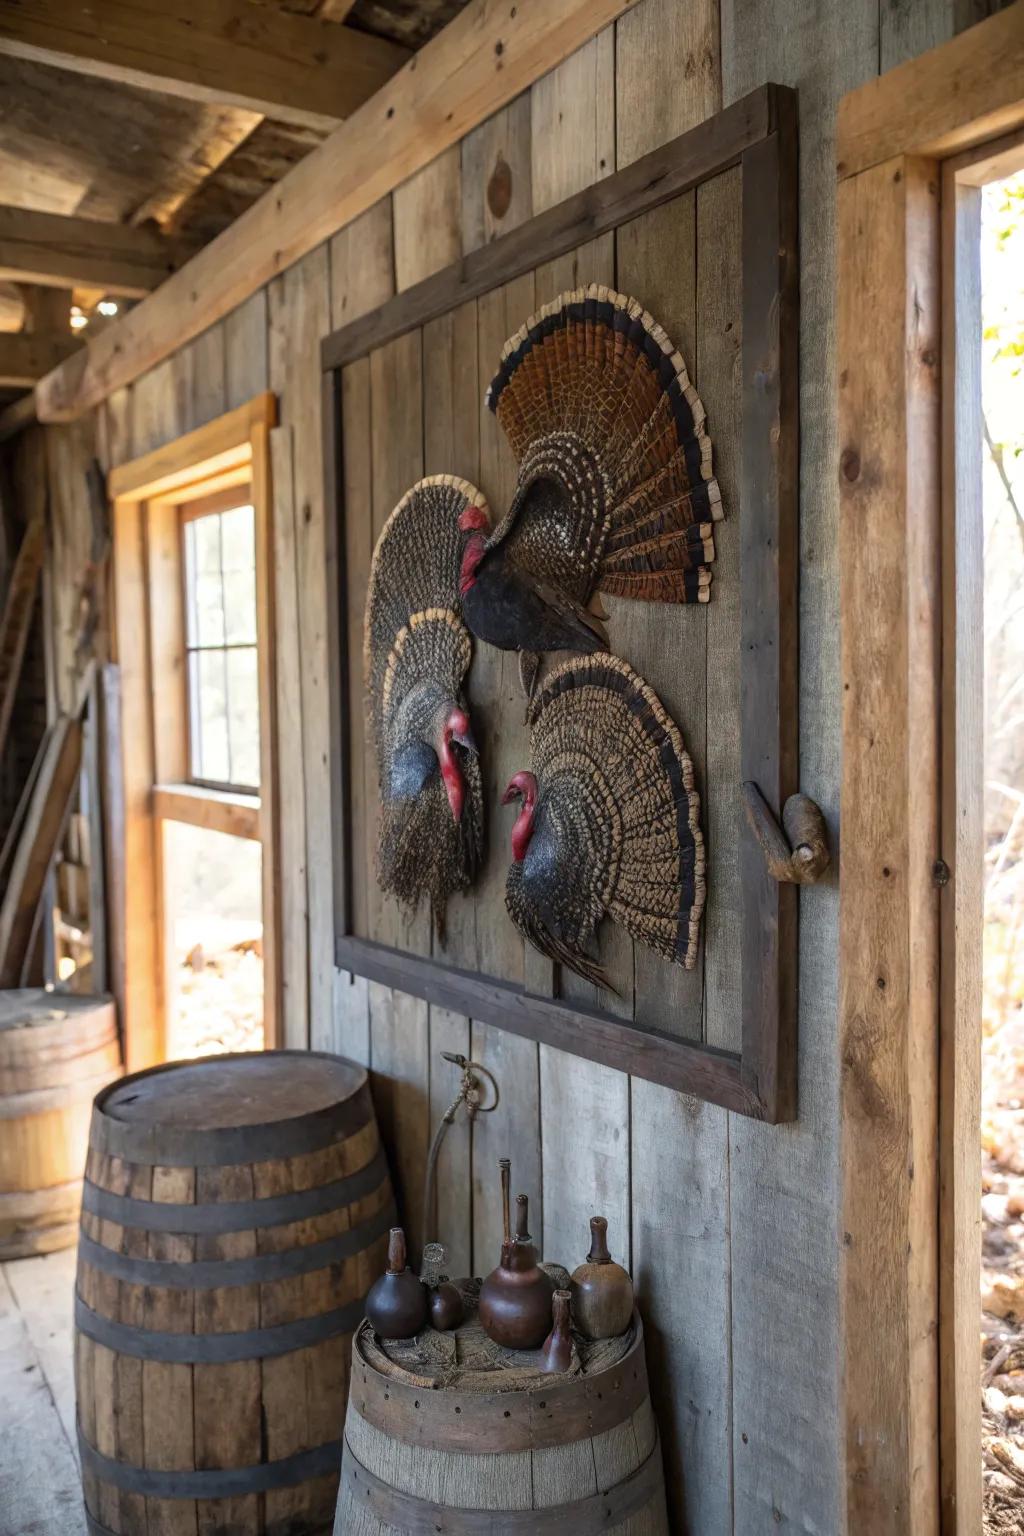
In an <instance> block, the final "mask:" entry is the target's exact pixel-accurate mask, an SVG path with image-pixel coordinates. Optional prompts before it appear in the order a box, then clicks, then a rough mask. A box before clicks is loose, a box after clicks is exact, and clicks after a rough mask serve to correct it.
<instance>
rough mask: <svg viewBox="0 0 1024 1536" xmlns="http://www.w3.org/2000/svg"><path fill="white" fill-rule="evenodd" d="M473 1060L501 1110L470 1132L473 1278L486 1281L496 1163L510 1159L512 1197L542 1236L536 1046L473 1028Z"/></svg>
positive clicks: (495, 1254)
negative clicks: (519, 1196) (523, 1197)
mask: <svg viewBox="0 0 1024 1536" xmlns="http://www.w3.org/2000/svg"><path fill="white" fill-rule="evenodd" d="M473 1059H474V1061H479V1062H481V1063H482V1064H483V1065H484V1066H485V1067H488V1068H489V1069H490V1071H491V1072H493V1073H494V1076H495V1078H496V1079H497V1083H498V1087H499V1088H500V1090H501V1106H500V1108H499V1109H498V1110H497V1111H496V1112H495V1113H494V1114H493V1115H481V1116H480V1117H479V1118H478V1120H477V1122H476V1124H475V1125H474V1127H473V1274H475V1275H487V1274H489V1273H490V1272H491V1270H492V1269H493V1268H494V1266H495V1265H496V1264H497V1262H498V1259H499V1258H500V1256H501V1189H500V1185H499V1181H498V1159H499V1158H502V1157H510V1158H511V1159H512V1191H513V1194H516V1193H518V1192H520V1191H522V1193H524V1194H527V1195H529V1197H530V1224H531V1227H532V1230H533V1235H534V1237H535V1238H536V1239H537V1240H538V1241H540V1240H541V1239H542V1237H543V1234H544V1230H545V1228H544V1190H543V1183H542V1174H541V1137H540V1111H541V1099H540V1065H539V1060H538V1053H537V1046H536V1045H535V1043H534V1042H533V1041H532V1040H527V1039H525V1038H524V1037H523V1036H521V1035H510V1034H506V1033H505V1031H504V1030H502V1029H494V1028H493V1027H491V1026H489V1025H486V1024H480V1023H478V1022H476V1021H475V1020H474V1023H473Z"/></svg>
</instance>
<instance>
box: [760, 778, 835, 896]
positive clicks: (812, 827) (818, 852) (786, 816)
mask: <svg viewBox="0 0 1024 1536" xmlns="http://www.w3.org/2000/svg"><path fill="white" fill-rule="evenodd" d="M743 798H744V801H745V803H746V807H747V820H748V821H749V823H750V826H751V830H752V831H753V834H754V836H755V837H756V838H757V840H758V842H759V843H760V845H761V851H762V852H763V854H764V859H765V863H766V864H767V866H768V873H769V874H770V875H771V876H772V878H773V879H775V880H779V881H784V882H786V883H787V884H789V885H814V883H815V882H816V881H817V880H820V879H821V876H822V875H823V874H824V872H825V870H826V869H827V868H828V866H829V861H830V859H831V857H832V856H831V854H830V853H829V847H828V829H827V828H826V826H825V818H824V816H823V815H822V814H821V811H820V810H819V808H818V807H817V805H815V803H814V801H813V800H810V799H808V797H807V796H806V795H790V797H789V799H788V800H787V801H786V803H785V805H784V806H783V808H782V826H781V827H780V826H779V824H778V822H777V821H776V819H775V816H774V815H773V814H772V812H771V810H770V809H769V807H768V804H767V802H766V801H765V798H764V796H763V795H762V793H761V791H760V790H759V789H758V787H757V785H756V784H754V783H752V782H751V781H749V780H748V782H747V783H745V784H744V786H743Z"/></svg>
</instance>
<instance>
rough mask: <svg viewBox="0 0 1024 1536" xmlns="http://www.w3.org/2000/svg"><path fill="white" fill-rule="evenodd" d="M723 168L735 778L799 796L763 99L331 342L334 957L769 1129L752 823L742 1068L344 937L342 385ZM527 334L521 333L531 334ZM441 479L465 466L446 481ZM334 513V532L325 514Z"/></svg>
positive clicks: (789, 929)
mask: <svg viewBox="0 0 1024 1536" xmlns="http://www.w3.org/2000/svg"><path fill="white" fill-rule="evenodd" d="M732 166H739V167H741V169H742V173H743V174H742V224H743V237H742V238H743V251H742V255H743V346H742V380H743V384H742V390H743V427H742V481H741V492H740V494H741V505H742V508H743V518H742V522H741V548H740V581H741V608H742V614H741V645H742V657H741V679H742V702H741V716H742V719H741V730H742V737H741V772H742V777H743V779H744V780H747V779H750V780H753V781H755V782H756V783H757V784H758V786H759V788H760V790H761V793H762V794H763V795H764V797H765V799H766V801H767V802H768V805H769V806H770V807H771V809H772V810H773V811H774V812H775V813H776V815H779V814H780V813H781V809H782V806H783V805H784V803H785V801H786V799H787V798H788V796H789V795H791V794H793V793H794V792H795V791H796V789H797V787H798V777H797V774H798V763H797V755H798V736H797V727H798V718H797V707H798V698H797V677H798V655H797V651H798V605H797V579H798V561H799V544H798V415H797V413H798V376H797V349H798V343H799V329H798V318H799V317H798V297H797V243H796V242H797V146H796V100H795V94H794V92H792V91H791V90H788V89H787V88H785V87H781V86H777V85H767V86H764V87H762V88H761V89H759V90H757V91H754V92H752V93H751V95H749V96H746V97H744V98H743V100H742V101H739V102H737V103H736V104H735V105H733V106H731V107H728V108H726V110H725V111H724V112H720V113H719V114H718V115H717V116H715V117H713V118H710V119H709V120H708V121H707V122H704V123H701V124H700V125H699V126H698V127H696V128H693V129H691V130H690V131H689V132H688V133H685V134H682V135H681V136H680V137H679V138H677V139H674V140H672V142H671V143H669V144H665V145H663V146H662V147H661V148H660V149H657V150H654V151H653V152H652V153H651V154H649V155H645V156H644V157H643V158H642V159H640V160H638V161H636V162H635V163H634V164H633V165H631V166H629V167H628V168H627V169H626V170H623V171H619V172H618V173H617V174H616V175H614V176H609V177H607V178H606V179H605V180H603V181H600V182H597V183H595V184H594V185H593V186H591V187H588V188H587V189H586V190H584V191H583V192H580V193H577V194H576V195H575V196H574V197H570V198H567V199H566V201H565V202H563V203H560V204H558V205H557V206H556V207H554V208H551V209H548V210H547V211H546V212H545V213H542V214H539V215H537V216H536V217H535V218H533V219H531V220H529V222H528V223H526V224H523V225H521V226H520V227H519V228H518V229H516V230H514V231H512V232H511V233H510V234H508V235H506V236H504V237H503V238H502V239H500V240H496V241H494V242H493V244H491V245H487V246H484V247H482V248H481V249H480V250H477V251H474V252H472V253H471V254H470V255H468V256H465V257H463V259H462V260H461V261H458V262H455V263H454V264H453V265H452V266H450V267H447V268H446V269H445V270H444V271H442V272H439V273H437V274H436V275H435V276H433V277H430V278H427V279H426V280H425V281H424V282H422V283H419V284H417V285H416V286H415V287H413V288H409V289H407V290H406V291H405V292H403V293H400V294H397V295H396V296H395V297H394V298H392V299H389V300H388V301H387V302H386V303H384V304H382V305H381V306H380V307H379V308H378V309H376V310H374V311H373V312H372V313H370V314H367V315H364V316H362V317H361V318H359V319H358V320H354V321H353V322H352V323H351V324H349V325H346V326H344V327H343V328H342V329H341V330H338V331H335V332H334V333H333V334H332V335H330V336H327V337H325V339H324V341H323V342H322V344H321V367H322V370H323V392H322V411H323V428H324V437H323V440H324V475H325V505H326V507H327V508H328V516H327V537H328V550H327V580H328V616H329V646H330V656H331V659H332V671H331V678H330V697H331V759H332V762H331V766H332V830H333V856H334V905H335V924H334V926H335V935H336V937H335V960H336V963H337V965H338V967H339V968H340V969H342V970H346V971H351V972H353V973H355V974H357V975H360V976H365V977H368V978H369V979H370V980H372V981H377V982H381V983H383V984H384V985H387V986H392V987H396V988H398V989H400V990H401V991H403V992H407V993H412V994H413V995H414V996H417V997H421V998H424V999H425V1000H426V1001H427V1002H429V1003H433V1004H436V1005H438V1006H440V1007H444V1008H448V1009H451V1010H452V1011H453V1012H456V1013H461V1014H465V1015H467V1016H468V1017H470V1018H475V1019H478V1020H480V1021H482V1022H485V1023H488V1024H493V1025H497V1026H498V1027H499V1028H502V1029H508V1030H511V1031H513V1032H514V1033H515V1034H519V1035H525V1036H527V1037H528V1038H530V1039H533V1040H538V1041H541V1042H543V1043H545V1044H548V1045H552V1046H557V1047H558V1048H559V1049H561V1050H567V1051H573V1052H575V1053H576V1054H577V1055H580V1056H585V1057H587V1058H589V1059H590V1060H592V1061H597V1062H602V1063H604V1064H605V1065H608V1066H612V1067H616V1068H618V1069H619V1070H621V1071H623V1072H629V1073H632V1074H633V1075H635V1076H638V1077H643V1078H647V1079H649V1080H651V1081H652V1082H658V1083H663V1084H665V1085H666V1086H668V1087H672V1088H676V1089H679V1090H680V1091H682V1092H685V1093H690V1094H693V1095H694V1096H696V1097H697V1098H701V1099H705V1100H708V1101H710V1102H712V1103H716V1104H721V1105H724V1106H725V1107H726V1108H727V1109H732V1110H735V1111H737V1112H738V1113H740V1114H745V1115H750V1116H753V1117H755V1118H757V1119H761V1120H766V1121H770V1122H777V1121H780V1120H786V1119H791V1118H792V1117H793V1116H794V1114H795V1113H796V983H797V976H796V965H797V904H796V903H797V897H796V888H795V887H794V886H791V885H779V884H777V883H776V881H775V880H773V879H772V878H771V877H770V876H769V874H768V872H767V870H766V867H765V862H764V857H763V855H762V853H761V850H760V848H759V846H758V844H757V842H756V840H755V838H754V836H753V834H752V833H751V832H750V830H749V828H747V826H746V825H745V824H744V825H741V826H738V827H737V836H738V837H740V839H741V853H740V869H741V880H742V887H743V903H744V911H743V917H744V921H743V945H742V966H743V987H742V999H743V1001H742V1014H743V1017H742V1036H741V1050H740V1051H739V1052H734V1051H728V1050H722V1049H719V1048H716V1047H713V1046H708V1045H704V1044H701V1043H698V1042H694V1041H687V1040H679V1039H676V1038H673V1037H671V1036H668V1035H665V1034H663V1033H661V1032H658V1031H655V1030H651V1029H645V1028H643V1027H642V1025H640V1024H637V1023H628V1022H624V1021H623V1020H621V1019H617V1018H614V1017H613V1016H611V1015H610V1014H607V1013H604V1012H601V1011H598V1010H596V1009H592V1008H584V1007H579V1006H577V1005H575V1004H573V1003H571V1002H564V1001H557V1000H552V999H550V998H545V997H540V996H537V995H535V994H533V993H530V992H527V991H526V990H525V989H524V988H523V987H521V986H519V985H516V984H513V983H510V982H505V981H499V980H496V979H494V978H492V977H489V976H484V975H480V974H476V973H470V972H466V971H462V970H458V969H456V968H455V967H453V966H451V965H448V964H446V963H443V962H440V961H437V960H433V959H429V958H425V957H423V956H420V955H415V954H410V953H407V952H406V951H404V950H399V949H396V948H392V947H390V946H388V945H385V944H378V943H375V942H373V941H371V940H367V939H361V938H357V937H356V936H355V935H354V934H353V933H352V932H351V922H350V913H351V896H350V885H349V847H348V830H347V829H348V828H349V827H350V816H349V810H350V801H349V784H348V754H349V727H348V710H349V703H348V699H347V681H346V680H347V678H348V657H347V650H348V646H347V626H346V624H345V622H344V614H345V604H346V586H345V539H344V523H343V518H344V507H343V492H342V487H343V485H344V478H343V473H342V467H343V458H342V454H343V445H342V427H341V370H342V368H343V367H345V366H346V365H347V364H349V363H352V362H355V361H356V360H357V359H359V358H361V357H364V356H366V355H367V354H368V353H369V352H371V351H372V350H373V349H374V348H376V347H379V346H382V345H383V344H384V343H385V342H388V341H391V340H393V339H394V338H395V337H397V336H400V335H402V334H403V333H404V332H405V331H408V330H411V329H413V328H414V327H417V326H421V325H423V324H425V323H426V322H427V321H429V320H434V319H437V318H439V317H441V316H442V315H444V314H446V313H447V312H448V311H449V310H451V309H453V308H454V307H456V306H457V305H459V304H462V303H465V302H466V301H467V300H469V299H473V298H478V297H480V296H482V295H483V294H486V293H488V292H489V291H490V290H491V289H493V288H495V287H497V286H499V285H500V284H503V283H507V282H509V281H510V280H511V279H512V278H515V277H518V276H520V275H522V274H523V273H526V272H529V271H531V270H533V268H535V267H536V266H538V265H539V264H540V263H542V262H546V261H550V260H552V259H553V258H554V257H556V256H560V255H563V254H565V253H566V252H568V251H571V250H574V249H575V248H576V247H578V246H580V245H582V244H584V243H585V242H587V241H590V240H593V239H595V238H596V237H597V236H598V235H600V234H603V233H605V232H607V231H610V230H614V229H616V228H617V227H618V226H619V225H620V224H624V223H626V222H628V221H629V220H630V219H634V218H636V217H637V216H638V215H639V214H642V213H646V212H647V211H649V210H650V209H652V208H655V207H657V206H659V205H660V204H662V203H666V202H669V201H670V200H671V199H673V198H675V197H678V196H680V195H681V194H682V193H684V192H687V191H689V190H691V189H692V188H694V187H696V186H697V185H699V184H700V183H701V182H703V181H706V180H708V179H710V178H711V177H713V176H716V175H718V174H719V173H720V172H722V171H725V170H727V169H729V168H730V167H732ZM524 318H525V317H524ZM452 468H453V470H454V469H457V468H458V466H457V465H454V466H452ZM332 508H333V509H334V513H333V515H332V513H331V509H332Z"/></svg>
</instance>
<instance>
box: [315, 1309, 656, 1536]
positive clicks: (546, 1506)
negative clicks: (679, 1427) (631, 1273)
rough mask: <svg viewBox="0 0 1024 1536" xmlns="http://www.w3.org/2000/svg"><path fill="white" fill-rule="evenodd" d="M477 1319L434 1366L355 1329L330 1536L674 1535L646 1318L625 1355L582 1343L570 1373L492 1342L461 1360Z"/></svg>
mask: <svg viewBox="0 0 1024 1536" xmlns="http://www.w3.org/2000/svg"><path fill="white" fill-rule="evenodd" d="M474 1326H477V1325H476V1324H475V1320H474V1319H473V1318H470V1320H469V1321H468V1323H467V1324H465V1325H463V1328H461V1329H460V1330H459V1334H458V1346H457V1348H456V1347H455V1346H452V1348H451V1354H450V1358H449V1360H448V1361H447V1363H446V1360H445V1357H444V1353H443V1345H441V1346H438V1345H437V1344H433V1347H434V1348H438V1349H440V1350H441V1351H442V1352H441V1353H440V1354H439V1358H438V1362H437V1365H436V1367H434V1366H431V1365H428V1364H427V1363H425V1362H424V1361H423V1359H422V1358H418V1357H417V1356H416V1354H415V1351H411V1350H405V1351H399V1350H398V1349H397V1347H396V1346H394V1345H388V1346H386V1347H387V1349H388V1351H389V1352H392V1353H396V1354H403V1353H404V1354H405V1356H406V1358H405V1359H404V1361H403V1362H402V1363H401V1364H398V1363H396V1362H395V1360H392V1359H389V1358H386V1357H385V1356H384V1354H383V1351H382V1349H381V1347H380V1345H379V1344H378V1342H377V1341H376V1339H375V1337H374V1334H373V1332H372V1330H371V1329H370V1327H369V1325H368V1324H364V1326H363V1328H362V1329H361V1330H360V1332H359V1333H358V1334H357V1336H356V1339H355V1341H354V1343H353V1357H352V1385H351V1390H350V1395H349V1406H348V1417H347V1419H346V1422H345V1451H344V1456H343V1459H342V1469H341V1488H340V1490H339V1494H338V1513H337V1519H336V1522H335V1526H334V1531H335V1536H392V1533H393V1532H395V1531H401V1532H403V1533H407V1536H413V1533H414V1536H435V1533H436V1532H442V1533H443V1536H597V1533H601V1536H606V1533H609V1532H616V1533H618V1536H668V1529H669V1526H668V1517H667V1514H666V1510H665V1487H664V1475H663V1472H662V1465H661V1449H660V1446H659V1443H658V1432H657V1427H656V1425H655V1422H654V1415H653V1413H652V1411H651V1401H650V1396H649V1393H648V1388H647V1368H646V1363H645V1360H644V1340H643V1329H642V1327H641V1324H640V1318H639V1316H638V1315H634V1319H633V1328H632V1333H631V1335H630V1336H629V1337H627V1338H626V1339H625V1340H623V1341H622V1347H621V1349H620V1350H619V1351H618V1352H616V1351H615V1350H614V1349H611V1350H609V1349H608V1348H607V1347H605V1348H603V1349H602V1347H601V1346H587V1345H585V1344H582V1345H581V1344H580V1342H579V1341H577V1345H578V1349H579V1350H581V1351H582V1354H583V1357H584V1358H583V1361H582V1364H581V1361H580V1359H579V1354H578V1353H577V1355H574V1364H575V1365H576V1366H579V1367H580V1368H579V1369H577V1370H575V1372H574V1373H572V1374H567V1375H565V1376H562V1375H559V1376H543V1375H541V1374H540V1373H539V1372H537V1371H536V1369H535V1368H532V1369H531V1368H530V1366H529V1363H528V1359H527V1357H526V1356H523V1355H515V1356H512V1355H509V1354H507V1352H498V1351H497V1350H496V1349H495V1348H494V1346H491V1347H490V1356H491V1359H490V1361H488V1362H487V1364H488V1367H489V1368H487V1369H484V1370H480V1371H466V1370H463V1369H460V1363H461V1362H462V1361H463V1360H464V1359H465V1358H466V1357H467V1356H468V1355H469V1354H471V1353H472V1343H471V1341H470V1340H469V1338H468V1337H467V1335H469V1334H470V1333H471V1332H472V1330H473V1328H474ZM421 1337H422V1336H421ZM437 1338H440V1339H442V1340H444V1339H449V1340H450V1339H451V1338H452V1336H451V1335H440V1336H437V1335H435V1340H436V1339H437ZM429 1342H431V1343H433V1341H429ZM481 1353H482V1354H486V1353H487V1349H486V1347H485V1349H484V1350H483V1351H482V1352H481ZM517 1371H518V1373H519V1376H520V1378H521V1382H522V1389H521V1390H516V1382H517Z"/></svg>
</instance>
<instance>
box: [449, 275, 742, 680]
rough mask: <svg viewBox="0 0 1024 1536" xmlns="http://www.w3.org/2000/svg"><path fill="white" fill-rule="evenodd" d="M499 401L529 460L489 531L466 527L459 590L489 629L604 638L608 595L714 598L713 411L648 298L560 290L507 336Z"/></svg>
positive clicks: (511, 637) (555, 645)
mask: <svg viewBox="0 0 1024 1536" xmlns="http://www.w3.org/2000/svg"><path fill="white" fill-rule="evenodd" d="M487 403H488V405H489V406H490V408H491V410H492V411H494V412H495V414H496V415H497V418H498V420H499V421H500V423H501V425H502V428H503V429H504V432H505V435H506V436H507V438H508V440H509V443H510V444H511V446H512V449H513V451H514V453H515V455H516V458H517V460H518V462H519V476H518V482H517V486H516V492H515V496H514V498H513V500H512V504H511V506H510V507H509V510H508V512H507V514H506V515H505V517H503V518H502V519H501V521H500V522H499V523H498V525H497V527H496V528H495V529H494V531H493V532H492V533H490V534H489V535H488V534H485V533H484V532H483V531H482V530H475V531H473V530H469V529H467V531H468V532H469V533H470V537H469V541H468V543H467V546H466V551H465V555H464V557H463V563H462V573H461V581H460V587H461V592H462V602H463V614H464V616H465V620H466V623H467V625H468V626H469V628H470V629H471V630H472V632H473V633H474V635H477V636H478V637H479V638H480V639H481V640H487V641H489V642H490V643H491V644H492V645H497V646H500V647H502V649H504V650H520V651H528V652H542V651H559V650H572V651H582V652H592V651H595V650H603V649H605V648H606V645H607V640H606V637H605V633H604V629H603V626H602V625H601V623H600V621H599V619H598V618H596V617H595V616H594V614H592V613H590V612H588V610H587V604H588V602H589V601H590V599H591V597H592V594H593V593H594V592H596V591H600V592H608V593H612V594H614V595H616V596H620V597H634V598H642V599H646V600H647V601H654V602H672V603H676V602H681V603H692V602H706V601H707V597H708V588H709V585H710V581H711V572H710V569H709V565H710V562H711V561H712V560H713V559H714V539H713V536H712V523H713V521H714V520H715V519H716V518H719V517H721V515H722V505H721V496H720V493H719V489H718V484H717V482H716V481H715V479H714V477H713V475H712V472H711V440H710V438H709V437H708V435H707V432H706V431H705V428H704V421H705V413H704V407H703V406H702V405H701V402H700V400H699V399H698V397H697V394H696V391H695V390H694V388H693V386H692V385H691V383H690V380H689V378H688V376H687V372H686V366H685V364H684V362H683V359H682V357H681V356H680V355H679V353H678V352H677V351H676V350H675V348H674V347H673V345H672V343H671V342H670V341H669V339H668V337H667V336H666V334H665V332H664V331H663V330H662V328H661V326H660V325H658V324H657V322H656V321H655V320H654V319H653V318H652V316H651V315H649V314H648V313H647V311H646V310H644V309H643V307H642V306H641V305H640V304H639V303H638V302H637V301H636V300H635V299H630V298H626V297H625V296H624V295H623V294H620V293H615V292H613V291H612V290H611V289H609V288H604V287H599V286H597V285H594V286H591V287H590V288H585V289H584V288H580V289H577V290H576V291H575V292H572V293H566V294H562V295H561V296H560V297H559V298H557V299H555V300H554V302H553V303H551V304H548V305H545V307H544V308H543V309H542V310H541V311H540V312H539V314H536V315H534V316H533V317H532V318H531V319H530V320H528V321H527V323H526V325H525V326H524V327H523V328H522V329H521V330H520V331H518V332H517V333H516V334H515V335H514V336H513V337H511V338H510V340H509V341H507V342H506V343H505V347H504V349H503V351H502V362H501V368H500V370H499V371H498V374H497V375H496V377H495V379H494V381H493V383H492V384H491V386H490V389H489V390H488V391H487Z"/></svg>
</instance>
